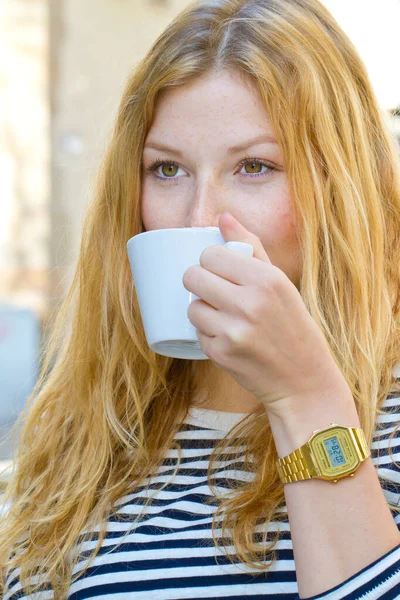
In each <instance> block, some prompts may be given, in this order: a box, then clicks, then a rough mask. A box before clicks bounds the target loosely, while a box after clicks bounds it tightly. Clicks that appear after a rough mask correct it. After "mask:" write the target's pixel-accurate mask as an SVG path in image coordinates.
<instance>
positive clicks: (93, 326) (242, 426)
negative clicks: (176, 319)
mask: <svg viewBox="0 0 400 600" xmlns="http://www.w3.org/2000/svg"><path fill="white" fill-rule="evenodd" d="M222 69H228V70H231V71H234V72H236V73H239V74H241V76H243V81H245V80H249V81H250V80H251V81H252V82H254V84H255V85H256V89H257V90H258V92H259V94H260V97H261V99H262V102H263V103H264V105H265V108H266V110H267V113H268V115H269V117H270V122H271V125H272V127H273V129H274V132H275V134H276V136H277V139H278V142H279V144H280V146H281V148H282V150H283V154H284V158H285V165H286V171H287V177H288V181H289V185H290V192H291V199H292V202H293V210H294V212H295V217H296V223H297V226H298V231H299V240H300V243H301V253H302V265H303V272H302V278H301V285H300V293H301V296H302V299H303V301H304V303H305V306H306V307H307V309H308V311H309V312H310V314H311V315H312V317H313V318H314V319H315V321H316V323H317V324H318V325H319V327H320V329H321V331H322V332H323V334H324V336H325V338H326V342H327V344H328V345H329V349H330V351H331V353H332V355H333V357H334V360H335V361H336V363H337V365H338V366H339V368H340V369H341V372H342V374H343V376H344V377H345V379H346V381H347V383H348V385H349V387H350V389H351V391H352V394H353V396H354V400H355V403H356V406H357V410H358V413H359V417H360V421H361V425H362V427H363V429H364V431H365V433H366V437H367V440H368V441H369V443H371V440H372V435H373V431H374V426H375V420H376V415H377V414H378V413H380V412H381V407H382V405H383V402H384V400H385V398H386V397H387V396H388V395H389V394H390V393H391V392H392V391H393V390H396V391H397V390H398V389H399V388H400V386H399V385H398V383H397V382H396V378H395V376H394V374H393V370H394V367H395V365H396V363H397V362H398V361H399V359H400V334H399V310H400V274H399V264H400V239H399V232H400V160H399V156H398V149H397V146H396V143H395V141H394V138H393V137H392V136H391V134H390V133H389V131H388V130H387V129H386V124H385V121H384V118H383V115H382V113H381V112H380V109H379V106H378V103H377V99H376V97H375V95H374V91H373V89H372V87H371V84H370V81H369V79H368V76H367V72H366V69H365V66H364V64H363V62H362V61H361V59H360V57H359V55H358V53H357V52H356V50H355V48H354V46H353V45H352V43H351V42H350V40H349V39H348V37H347V36H346V35H345V34H344V32H343V31H342V29H341V28H340V27H339V26H338V24H337V23H336V21H335V20H334V18H333V17H332V16H331V14H330V13H329V12H328V10H327V9H326V8H325V7H324V6H323V5H322V4H321V3H320V2H318V1H317V0H206V1H200V2H195V3H192V4H190V5H189V6H188V7H187V8H186V9H185V10H183V11H182V12H181V13H180V14H179V15H178V16H177V17H176V18H175V20H174V21H173V22H172V23H171V24H170V25H169V26H168V28H167V29H166V30H165V31H164V33H162V34H161V35H160V37H159V38H158V39H157V40H156V42H155V43H154V45H153V47H152V48H151V50H150V51H149V53H148V54H147V56H146V57H145V58H144V59H143V60H142V62H141V63H140V64H139V66H138V67H137V68H136V69H135V71H134V73H133V74H132V75H131V76H130V77H129V79H128V81H127V84H126V87H125V90H124V92H123V96H122V99H121V103H120V107H119V111H118V115H117V118H116V123H115V128H114V131H113V134H112V136H111V140H110V143H109V146H108V149H107V151H106V153H105V156H104V158H103V161H102V164H101V165H100V168H99V173H98V179H97V184H96V189H95V194H94V198H93V202H92V204H91V206H90V207H89V209H88V212H87V215H86V218H85V222H84V228H83V234H82V242H81V248H80V255H79V259H78V262H77V265H76V270H75V276H74V279H73V282H72V284H71V287H70V289H69V291H68V294H67V296H66V299H65V301H64V303H63V305H62V307H61V309H60V310H59V312H58V315H57V319H56V322H55V326H54V329H53V331H52V335H51V339H50V341H49V342H48V344H47V345H46V349H45V350H46V352H45V358H44V360H43V364H42V365H41V373H40V377H39V379H38V382H37V385H36V388H35V390H34V392H33V393H32V395H31V397H30V399H29V402H28V403H27V406H26V409H25V411H24V412H23V413H22V414H21V417H20V420H22V419H23V418H24V416H25V417H26V420H25V422H24V423H23V426H22V430H21V433H20V439H19V446H18V449H17V450H18V452H17V454H16V457H15V467H14V468H15V471H14V474H13V476H12V478H11V482H10V484H9V487H8V489H7V493H6V497H5V500H6V501H8V500H10V499H11V506H10V509H9V511H8V513H7V515H6V516H4V517H3V518H2V520H1V524H0V560H1V564H3V565H6V566H8V567H10V568H11V567H17V566H18V567H20V569H21V573H20V580H21V584H22V585H23V586H24V585H28V586H29V587H28V588H27V589H28V591H29V592H30V593H32V591H33V590H34V589H37V588H35V587H34V586H33V587H31V585H30V580H29V578H30V577H31V576H32V575H34V574H35V575H39V576H40V577H41V578H48V579H49V580H50V581H51V585H52V588H53V590H54V594H55V598H59V599H64V598H65V597H66V595H67V592H68V588H69V585H70V584H71V582H72V581H75V580H76V579H77V578H78V576H80V575H82V573H83V572H85V570H86V569H87V568H88V567H89V566H90V564H91V563H92V561H93V559H94V557H95V556H96V554H97V553H98V551H99V549H100V546H101V543H102V541H103V539H104V534H105V530H104V526H105V522H106V521H107V517H108V516H109V515H110V514H111V513H112V511H113V510H114V508H113V504H114V502H115V501H116V500H117V499H119V498H121V497H122V496H123V495H124V494H126V493H127V491H128V490H129V489H132V488H133V487H134V486H139V485H141V484H142V482H143V481H144V480H145V478H146V477H147V476H149V475H151V474H153V473H155V472H156V470H157V466H158V465H159V463H160V461H161V460H162V457H163V456H164V454H165V453H166V451H167V449H168V448H170V447H174V448H179V443H178V441H175V442H174V441H173V437H174V434H175V433H176V431H177V429H178V428H179V425H180V423H181V422H182V420H183V419H184V418H185V417H186V415H187V413H188V408H189V402H190V398H191V397H192V396H193V391H194V389H193V388H194V384H193V374H194V368H193V367H194V363H193V361H191V360H184V359H173V358H168V357H164V356H160V355H157V354H155V353H153V352H152V351H151V350H150V348H149V347H148V344H147V342H146V338H145V333H144V330H143V326H142V320H141V315H140V310H139V305H138V301H137V297H136V294H135V291H134V287H133V285H132V276H131V272H130V267H129V262H128V258H127V252H126V242H127V240H128V239H129V238H131V237H132V236H134V235H136V234H138V233H140V232H142V231H143V224H142V222H141V211H140V182H141V161H142V149H143V145H144V141H145V138H146V135H147V132H148V131H149V128H150V126H151V123H152V120H153V116H154V112H155V110H156V105H157V98H158V95H159V94H160V93H161V92H162V91H164V90H168V89H169V88H171V87H175V86H181V85H184V84H186V83H188V82H190V81H193V80H194V79H196V78H198V77H200V76H202V75H206V74H209V73H218V71H220V70H222ZM177 415H178V417H179V418H178V422H177V418H176V417H177ZM232 432H234V435H232ZM243 435H244V436H245V439H246V446H245V456H244V458H245V461H246V462H247V464H248V465H250V466H251V469H252V470H253V471H254V479H253V480H252V481H249V482H246V483H244V484H243V485H241V486H240V487H238V488H237V489H231V490H229V491H228V493H227V494H226V496H224V497H223V499H222V498H221V503H220V505H219V506H218V509H217V512H216V513H215V515H214V519H215V518H217V516H218V515H219V513H223V521H222V531H223V533H224V532H225V531H228V530H229V531H230V532H231V536H232V537H231V539H232V540H233V542H234V545H235V548H236V551H237V556H238V557H239V558H240V559H241V560H243V561H245V562H246V563H247V564H248V565H250V566H252V567H253V568H254V569H257V570H262V571H263V570H267V569H268V567H269V566H270V565H271V564H273V562H274V561H275V559H276V555H275V551H274V547H275V545H276V542H277V540H278V536H279V532H278V533H277V535H276V537H275V539H274V540H272V541H267V539H266V538H267V531H268V524H269V522H270V521H271V520H272V519H275V520H279V515H280V510H279V509H280V508H282V506H283V505H284V502H285V498H284V491H283V486H282V484H281V483H280V481H279V478H278V475H277V472H276V468H275V460H276V458H277V453H276V449H275V444H274V440H273V436H272V434H271V430H270V427H269V422H268V417H267V415H266V413H265V412H263V411H262V410H260V411H258V410H257V411H256V412H255V413H251V414H248V415H246V417H245V418H244V419H243V420H242V421H241V422H239V424H238V426H237V427H236V428H235V429H234V430H232V431H231V432H230V433H229V434H227V436H225V437H224V438H223V439H222V440H221V442H220V444H219V445H218V446H217V448H216V449H215V451H214V453H213V456H212V458H211V463H210V465H209V471H208V479H209V483H210V486H212V488H213V489H215V488H214V485H213V483H212V479H211V473H212V471H211V470H212V468H213V462H214V461H215V460H219V459H221V457H222V453H223V451H224V449H225V448H226V447H227V446H228V445H229V446H232V447H234V446H235V445H238V444H240V445H242V443H243V437H242V436H243ZM178 466H179V464H178V465H177V467H176V468H177V469H178ZM99 523H101V529H100V535H99V541H98V545H97V547H96V548H95V550H94V552H93V553H92V555H91V557H90V560H89V561H88V563H87V564H86V565H85V566H84V567H83V569H82V570H80V571H79V572H77V573H76V575H75V576H74V578H73V579H72V568H73V565H76V563H77V562H78V560H79V548H77V547H76V546H75V544H76V540H77V538H78V536H79V535H80V534H81V535H82V538H81V539H82V542H83V541H84V540H85V535H83V534H82V532H83V531H84V532H89V531H90V528H92V527H94V526H96V525H98V524H99ZM259 524H263V525H264V533H263V534H262V539H261V540H260V539H259V540H258V541H255V540H254V538H253V532H254V528H255V526H256V525H259ZM214 525H215V523H214V521H213V536H214ZM214 540H215V542H216V543H218V542H217V540H216V538H215V536H214ZM11 549H12V554H11ZM228 556H229V557H230V559H231V555H229V554H228ZM81 560H82V557H81ZM268 561H269V562H268ZM44 580H45V579H42V581H44ZM39 584H40V580H39V581H38V585H39Z"/></svg>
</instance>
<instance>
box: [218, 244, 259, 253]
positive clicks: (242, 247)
mask: <svg viewBox="0 0 400 600" xmlns="http://www.w3.org/2000/svg"><path fill="white" fill-rule="evenodd" d="M224 245H225V246H226V247H227V248H232V250H236V252H239V254H244V255H245V256H253V253H254V248H253V246H252V245H251V244H247V243H246V242H226V243H225V244H224Z"/></svg>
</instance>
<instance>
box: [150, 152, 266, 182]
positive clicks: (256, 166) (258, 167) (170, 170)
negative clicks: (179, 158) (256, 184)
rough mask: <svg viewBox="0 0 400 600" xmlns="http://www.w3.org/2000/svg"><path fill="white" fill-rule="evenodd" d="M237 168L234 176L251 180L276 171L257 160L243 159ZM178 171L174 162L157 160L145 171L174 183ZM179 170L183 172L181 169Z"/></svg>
mask: <svg viewBox="0 0 400 600" xmlns="http://www.w3.org/2000/svg"><path fill="white" fill-rule="evenodd" d="M238 166H239V167H240V169H239V171H235V173H234V174H235V175H236V174H238V175H239V177H247V178H252V179H254V178H255V177H266V176H268V175H270V173H272V172H273V171H275V170H276V167H273V166H271V165H268V164H267V163H266V162H264V161H263V160H260V159H259V158H245V159H244V160H242V161H241V162H240V164H239V165H238ZM179 169H181V167H180V166H179V165H178V164H176V163H175V162H173V161H172V162H171V161H163V160H157V161H155V162H154V163H152V164H151V165H150V166H149V167H147V170H148V171H150V172H151V173H153V174H154V176H155V177H157V179H159V180H160V181H168V180H170V181H175V180H177V179H180V177H181V176H178V173H179ZM243 169H244V172H243ZM181 170H182V171H183V169H181Z"/></svg>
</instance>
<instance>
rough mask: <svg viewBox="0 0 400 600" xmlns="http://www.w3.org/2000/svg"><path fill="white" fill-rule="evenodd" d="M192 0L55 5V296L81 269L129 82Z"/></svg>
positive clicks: (52, 22) (52, 12) (52, 41)
mask: <svg viewBox="0 0 400 600" xmlns="http://www.w3.org/2000/svg"><path fill="white" fill-rule="evenodd" d="M186 4H188V2H187V0H101V1H99V0H85V1H84V2H82V0H68V2H67V1H64V2H62V1H58V2H53V3H50V45H51V48H52V53H51V63H50V82H51V89H50V98H51V119H52V127H51V144H52V154H51V156H52V165H51V197H52V206H51V213H52V214H51V223H52V236H51V240H50V244H51V249H50V256H51V269H52V273H51V275H52V282H51V288H52V298H51V300H50V304H49V307H50V308H51V307H52V305H53V306H54V305H57V303H58V301H59V299H60V298H61V297H62V296H63V294H64V292H65V290H66V289H67V287H68V286H69V283H70V281H71V278H72V274H73V267H74V264H75V261H76V257H77V253H78V250H79V243H80V235H81V226H82V217H83V212H84V210H85V208H86V206H87V203H88V202H89V201H90V199H91V186H92V184H93V181H94V177H95V174H96V168H97V165H98V163H99V160H100V158H101V156H102V154H103V151H104V146H105V143H106V140H107V137H108V136H109V134H110V133H111V129H112V124H113V121H114V118H115V115H116V111H117V108H118V105H119V100H120V96H121V94H122V90H123V87H124V84H125V81H126V79H127V77H128V75H129V73H130V72H131V70H132V69H133V68H134V66H135V65H136V64H137V62H138V61H139V60H140V59H141V58H142V57H143V56H144V55H145V54H146V52H147V51H148V49H149V48H150V46H151V44H152V43H153V42H154V40H155V38H156V37H157V36H158V35H159V33H161V31H162V30H163V29H164V28H165V27H166V25H167V24H168V23H169V22H170V21H171V19H172V18H173V17H174V16H175V15H176V14H177V13H178V12H179V11H180V10H181V9H182V8H183V7H184V6H185V5H186Z"/></svg>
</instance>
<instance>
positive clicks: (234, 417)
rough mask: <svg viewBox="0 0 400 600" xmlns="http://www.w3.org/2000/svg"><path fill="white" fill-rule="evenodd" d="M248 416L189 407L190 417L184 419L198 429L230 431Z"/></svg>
mask: <svg viewBox="0 0 400 600" xmlns="http://www.w3.org/2000/svg"><path fill="white" fill-rule="evenodd" d="M246 414H248V413H233V412H226V411H223V410H212V409H210V408H200V407H197V406H191V407H189V413H188V415H187V416H186V418H185V419H184V423H189V424H191V425H197V426H198V427H206V428H207V429H217V430H218V431H228V430H229V429H231V428H232V427H233V426H234V425H236V423H238V422H239V421H240V420H241V419H243V417H244V416H245V415H246Z"/></svg>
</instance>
